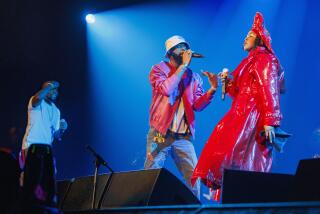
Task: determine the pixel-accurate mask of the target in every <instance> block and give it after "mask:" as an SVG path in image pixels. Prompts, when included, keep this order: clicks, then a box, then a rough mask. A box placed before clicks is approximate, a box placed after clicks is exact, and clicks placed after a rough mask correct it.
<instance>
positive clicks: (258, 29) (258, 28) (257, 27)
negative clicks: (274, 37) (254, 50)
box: [251, 12, 273, 53]
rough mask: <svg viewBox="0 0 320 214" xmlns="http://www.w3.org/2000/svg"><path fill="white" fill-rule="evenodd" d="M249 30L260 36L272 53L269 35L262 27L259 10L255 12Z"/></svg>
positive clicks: (262, 22) (261, 17)
mask: <svg viewBox="0 0 320 214" xmlns="http://www.w3.org/2000/svg"><path fill="white" fill-rule="evenodd" d="M251 30H252V31H253V32H255V34H257V35H258V36H259V37H260V38H261V40H262V41H263V43H264V45H265V46H266V48H267V49H268V50H269V51H270V52H272V53H273V50H272V46H271V37H270V34H269V32H268V30H267V29H266V28H265V27H264V21H263V16H262V14H261V13H260V12H256V15H255V17H254V21H253V25H252V28H251Z"/></svg>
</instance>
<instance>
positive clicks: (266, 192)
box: [222, 169, 294, 203]
mask: <svg viewBox="0 0 320 214" xmlns="http://www.w3.org/2000/svg"><path fill="white" fill-rule="evenodd" d="M293 183H294V175H287V174H276V173H262V172H248V171H239V170H228V169H225V170H224V175H223V185H222V203H263V202H287V201H292V195H291V190H292V187H293Z"/></svg>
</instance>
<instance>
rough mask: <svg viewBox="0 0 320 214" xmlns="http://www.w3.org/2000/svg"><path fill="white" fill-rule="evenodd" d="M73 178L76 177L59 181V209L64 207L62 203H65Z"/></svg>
mask: <svg viewBox="0 0 320 214" xmlns="http://www.w3.org/2000/svg"><path fill="white" fill-rule="evenodd" d="M73 180H74V179H70V180H61V181H57V189H58V190H57V192H58V208H59V209H61V208H62V204H63V203H64V201H65V199H66V197H67V195H68V193H69V191H70V188H71V185H72V182H73Z"/></svg>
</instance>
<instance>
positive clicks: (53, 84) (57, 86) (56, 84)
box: [45, 81, 60, 89]
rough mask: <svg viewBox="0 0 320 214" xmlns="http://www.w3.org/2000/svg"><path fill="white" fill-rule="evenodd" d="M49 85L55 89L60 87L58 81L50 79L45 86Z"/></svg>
mask: <svg viewBox="0 0 320 214" xmlns="http://www.w3.org/2000/svg"><path fill="white" fill-rule="evenodd" d="M48 86H50V87H51V89H53V88H59V86H60V83H59V82H57V81H48V82H46V83H45V87H48Z"/></svg>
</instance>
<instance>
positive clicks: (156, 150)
mask: <svg viewBox="0 0 320 214" xmlns="http://www.w3.org/2000/svg"><path fill="white" fill-rule="evenodd" d="M155 135H156V131H155V129H153V128H150V130H149V132H148V135H147V158H146V161H145V164H144V168H145V169H158V168H162V167H163V165H164V163H165V160H166V159H167V157H168V156H169V155H170V156H171V157H172V159H173V160H174V162H175V164H176V166H177V168H178V170H179V171H180V173H181V174H182V175H183V177H184V179H185V182H186V184H187V186H188V187H189V188H190V189H191V191H192V192H193V193H194V195H195V196H197V198H198V199H199V198H200V182H199V180H198V181H197V183H196V184H195V185H194V187H192V186H191V176H192V173H193V170H194V168H195V167H196V164H197V161H198V159H197V155H196V152H195V150H194V146H193V143H192V141H191V139H192V136H191V134H190V135H185V136H175V135H172V134H167V135H166V136H165V142H163V143H156V142H154V140H153V139H154V136H155ZM148 154H152V155H151V156H152V159H153V160H152V159H150V158H148Z"/></svg>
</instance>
